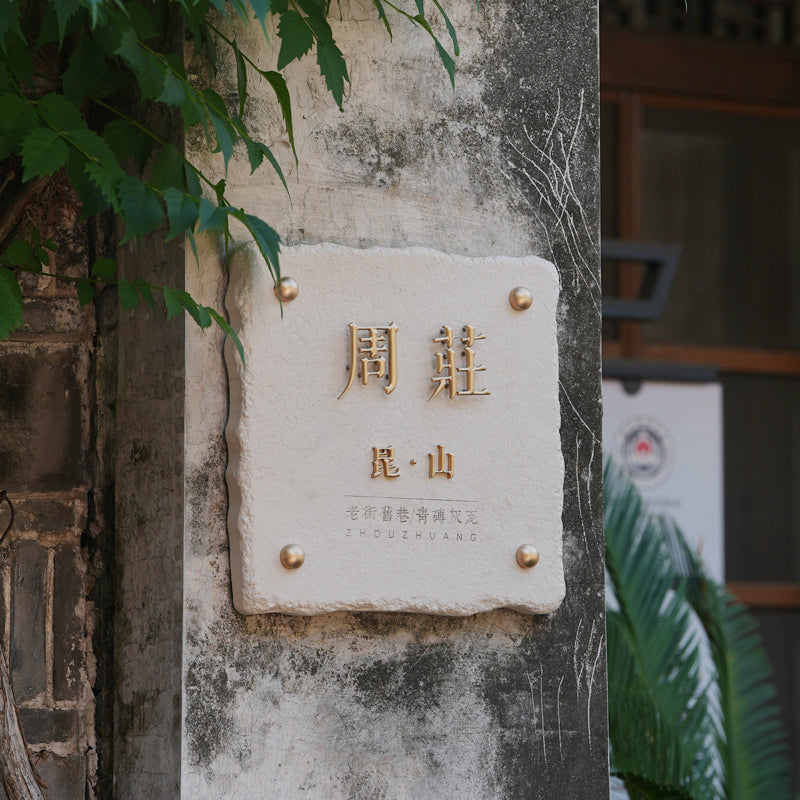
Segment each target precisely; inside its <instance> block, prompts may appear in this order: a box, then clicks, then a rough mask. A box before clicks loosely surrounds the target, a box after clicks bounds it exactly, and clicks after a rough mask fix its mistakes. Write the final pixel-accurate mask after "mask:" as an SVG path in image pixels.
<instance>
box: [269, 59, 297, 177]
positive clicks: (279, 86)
mask: <svg viewBox="0 0 800 800" xmlns="http://www.w3.org/2000/svg"><path fill="white" fill-rule="evenodd" d="M261 75H262V77H263V78H264V79H265V80H266V81H267V82H268V83H269V85H270V86H271V87H272V90H273V91H274V92H275V97H276V98H277V100H278V105H279V106H280V107H281V115H282V116H283V124H284V125H285V126H286V133H287V135H288V137H289V144H290V145H291V147H292V152H293V153H294V161H295V164H296V163H297V150H296V149H295V146H294V128H293V127H292V101H291V99H290V97H289V88H288V87H287V86H286V80H285V79H284V77H283V75H281V74H280V72H274V71H270V72H262V73H261Z"/></svg>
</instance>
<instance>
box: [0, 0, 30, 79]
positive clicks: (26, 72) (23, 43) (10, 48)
mask: <svg viewBox="0 0 800 800" xmlns="http://www.w3.org/2000/svg"><path fill="white" fill-rule="evenodd" d="M12 4H13V5H15V6H17V5H18V4H17V3H16V2H14V3H9V5H12ZM2 6H3V4H2V3H0V8H2ZM5 50H6V58H5V61H4V65H5V66H6V67H7V68H8V70H9V72H10V73H11V74H12V75H13V76H14V78H15V79H16V82H17V84H18V85H20V84H21V85H25V86H32V85H33V51H32V50H31V47H30V45H29V44H28V42H27V40H26V39H25V38H24V37H23V36H22V35H18V34H16V33H10V34H9V35H8V36H7V37H6V41H5Z"/></svg>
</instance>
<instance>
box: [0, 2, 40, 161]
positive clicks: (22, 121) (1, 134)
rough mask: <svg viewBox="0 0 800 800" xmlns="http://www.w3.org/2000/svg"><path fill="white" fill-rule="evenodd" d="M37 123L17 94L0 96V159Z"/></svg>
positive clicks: (28, 105) (32, 110) (30, 107)
mask: <svg viewBox="0 0 800 800" xmlns="http://www.w3.org/2000/svg"><path fill="white" fill-rule="evenodd" d="M0 1H1V0H0ZM38 121H39V120H38V117H37V116H36V111H35V110H34V109H33V106H32V105H31V104H30V103H29V102H28V101H27V100H24V99H23V98H21V97H20V96H19V95H17V94H3V95H0V159H3V158H6V157H7V156H9V155H11V154H12V153H15V152H18V150H19V146H20V142H21V141H22V139H23V138H24V137H25V136H26V135H27V134H28V133H29V132H30V131H31V130H32V129H33V128H34V127H35V126H36V125H37V124H38Z"/></svg>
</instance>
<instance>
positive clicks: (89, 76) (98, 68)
mask: <svg viewBox="0 0 800 800" xmlns="http://www.w3.org/2000/svg"><path fill="white" fill-rule="evenodd" d="M108 73H109V68H108V66H107V65H106V62H105V58H103V54H102V53H101V51H100V50H99V48H98V47H97V42H96V40H95V39H94V38H93V37H91V36H82V37H81V38H80V41H79V42H78V44H77V45H76V47H75V50H74V51H73V52H72V55H71V56H70V58H69V64H67V68H66V70H64V76H63V79H62V85H63V87H64V94H65V95H66V96H67V97H68V98H69V99H70V100H72V102H74V103H75V104H76V105H77V106H80V104H81V103H82V102H83V101H84V100H85V99H86V98H87V97H97V96H101V97H102V96H105V94H106V92H105V91H102V87H104V86H105V85H106V84H107V83H108Z"/></svg>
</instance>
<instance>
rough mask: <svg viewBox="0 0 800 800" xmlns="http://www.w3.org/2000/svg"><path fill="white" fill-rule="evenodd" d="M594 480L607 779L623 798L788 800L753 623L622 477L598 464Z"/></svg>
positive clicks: (782, 752) (779, 738)
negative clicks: (599, 520) (604, 634)
mask: <svg viewBox="0 0 800 800" xmlns="http://www.w3.org/2000/svg"><path fill="white" fill-rule="evenodd" d="M605 481H606V484H605V485H606V548H607V565H608V572H609V575H610V579H611V583H612V587H611V588H612V591H613V593H614V594H615V596H616V600H617V601H618V603H619V610H616V609H613V608H610V609H609V611H608V667H609V708H610V712H609V714H610V718H611V719H610V734H611V742H612V753H613V760H612V770H614V772H615V774H617V775H618V776H620V777H622V778H623V779H624V780H625V783H626V786H627V787H628V789H629V792H630V794H631V797H632V798H635V797H644V798H648V797H653V798H656V797H658V798H662V797H672V796H674V797H680V796H682V795H681V794H680V793H681V792H685V793H686V796H688V797H691V798H693V799H694V800H705V798H709V800H713V799H715V798H726V800H765V798H769V800H789V798H790V797H791V793H790V791H789V773H790V767H789V762H788V759H787V757H786V746H785V735H784V733H783V731H782V730H781V726H780V722H779V719H778V710H777V707H776V705H775V690H774V689H773V688H772V686H771V685H770V684H769V676H770V670H769V667H768V666H767V661H766V657H765V655H764V652H763V649H762V648H761V643H760V640H759V637H758V634H757V633H756V623H755V621H754V620H753V619H752V617H751V616H750V615H749V614H748V613H747V612H746V611H745V610H744V609H743V608H742V607H741V606H738V605H736V604H735V603H734V601H733V599H732V597H731V596H730V595H729V594H728V593H727V592H726V591H725V589H724V588H723V587H721V586H719V585H718V584H716V583H715V582H714V581H713V580H711V579H710V578H708V576H707V575H706V574H705V572H704V570H703V567H702V564H701V563H700V561H699V559H698V558H697V556H696V555H695V554H694V553H693V552H692V550H691V549H690V547H689V546H688V545H687V543H686V540H685V539H684V537H683V535H682V534H681V532H680V531H679V530H678V528H677V527H676V526H675V524H674V523H672V522H670V521H669V520H665V519H661V518H656V517H652V516H651V515H650V514H649V513H648V512H647V511H646V509H645V507H644V505H643V503H642V499H641V495H640V494H639V492H638V490H637V489H636V488H635V487H634V486H633V484H632V483H631V482H630V480H629V479H628V478H627V476H625V475H623V474H622V473H621V472H619V470H617V469H616V468H614V467H613V466H611V465H609V466H607V467H606V474H605ZM653 751H658V752H653ZM669 792H672V793H673V794H672V795H671V794H669ZM665 793H666V794H665Z"/></svg>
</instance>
